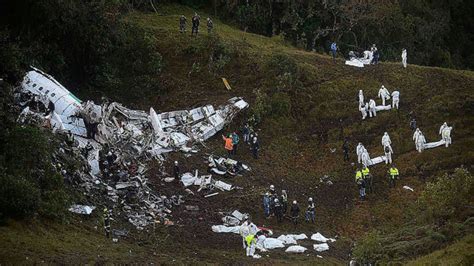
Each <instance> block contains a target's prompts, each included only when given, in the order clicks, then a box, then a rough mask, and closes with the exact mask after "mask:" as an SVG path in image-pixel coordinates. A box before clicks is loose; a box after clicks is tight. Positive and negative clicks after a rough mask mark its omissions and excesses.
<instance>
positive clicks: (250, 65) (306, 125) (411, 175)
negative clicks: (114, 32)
mask: <svg viewBox="0 0 474 266" xmlns="http://www.w3.org/2000/svg"><path fill="white" fill-rule="evenodd" d="M160 12H161V14H159V15H158V14H154V13H146V14H143V13H131V14H130V15H129V16H128V17H127V18H126V21H127V22H129V23H133V24H135V25H138V26H139V27H140V28H142V29H143V30H145V31H147V32H149V34H150V36H152V38H154V40H155V41H156V46H157V47H158V48H159V49H158V50H159V51H160V53H161V55H162V56H163V59H164V62H165V67H164V68H163V72H162V73H161V74H160V80H161V84H160V86H161V88H163V90H162V91H161V92H160V93H159V95H149V97H147V98H144V99H142V100H141V101H139V102H130V103H127V102H123V104H124V105H131V106H134V107H137V108H138V109H144V110H147V109H148V108H149V107H150V106H152V107H153V108H154V109H155V110H156V111H157V112H165V111H171V110H180V109H191V108H192V107H194V106H199V105H203V104H213V105H217V104H219V103H222V102H225V101H226V100H227V99H228V98H230V97H233V96H242V97H244V99H245V100H246V101H248V102H249V103H250V108H251V109H252V108H254V109H257V108H260V109H263V110H266V111H265V112H261V114H262V122H261V123H260V124H258V130H259V131H258V133H259V137H260V145H261V149H262V150H261V158H260V159H259V160H254V159H253V158H252V156H251V154H250V151H249V150H248V147H247V146H246V145H244V144H241V145H240V147H239V153H238V155H237V156H236V158H237V159H239V160H242V161H243V162H244V163H246V164H248V165H250V167H251V168H252V171H251V172H250V173H247V174H245V175H243V176H237V177H234V178H228V179H223V180H224V181H226V182H229V183H232V184H234V185H236V186H239V187H242V189H241V190H236V191H232V192H228V193H227V192H226V193H220V194H219V195H217V196H215V197H211V198H206V199H205V198H203V197H202V195H203V193H196V195H195V196H187V197H186V199H185V200H186V205H197V206H198V207H199V209H200V210H199V211H197V212H189V211H185V209H184V206H180V207H178V208H177V209H176V210H173V213H172V214H171V220H172V221H174V222H175V225H174V226H170V227H163V226H162V225H157V226H156V227H154V228H149V229H147V230H146V231H144V232H136V231H134V230H133V228H132V229H131V230H132V231H131V232H132V233H131V236H130V237H129V238H127V239H126V240H123V241H122V240H121V241H120V242H119V243H116V244H112V243H102V242H103V241H102V240H101V237H102V231H101V230H100V226H101V225H98V222H97V221H98V220H99V217H98V215H95V216H94V215H93V216H91V217H90V218H88V219H87V220H86V221H84V222H83V223H84V226H83V227H81V229H79V230H78V229H76V228H73V227H68V225H64V226H63V227H61V226H60V228H61V229H60V230H58V231H57V233H58V234H62V233H65V232H67V230H68V229H71V230H74V234H75V235H74V236H75V238H74V239H78V241H81V239H87V238H91V239H93V240H92V242H87V243H90V246H89V245H88V247H89V248H88V249H87V250H83V251H81V252H83V254H84V256H83V257H78V258H77V261H80V262H81V263H82V262H89V261H96V262H124V261H126V262H149V261H167V262H183V263H196V262H221V263H226V262H234V261H239V262H240V261H243V262H247V263H251V262H254V261H253V260H251V259H247V258H245V257H244V256H243V255H244V251H243V250H242V247H241V239H240V237H239V236H237V235H231V234H215V233H213V232H212V231H211V225H214V224H220V223H221V221H220V217H221V216H220V215H219V213H218V212H220V211H233V210H234V209H238V210H240V211H241V212H247V213H249V214H250V215H251V217H252V220H253V221H254V222H255V223H256V224H258V225H265V226H267V227H270V228H272V229H273V230H274V232H275V234H276V236H278V235H280V234H283V233H288V232H289V233H306V234H307V235H311V234H312V233H316V232H321V233H323V234H324V235H325V236H329V237H334V236H337V237H338V240H337V241H336V242H335V243H333V244H331V245H330V247H331V248H330V250H329V251H328V252H325V253H322V254H321V255H322V256H323V258H322V259H321V258H318V257H316V253H315V252H314V251H313V250H311V251H308V252H307V253H308V254H311V255H310V256H306V255H298V254H296V255H288V254H285V253H284V252H283V251H282V250H280V251H272V252H270V253H267V254H268V255H269V257H266V256H264V257H263V258H262V260H261V262H263V263H295V262H296V263H308V264H314V263H326V264H327V263H342V262H345V261H347V260H349V259H350V257H349V253H350V250H351V247H352V245H353V243H354V241H356V240H358V239H359V238H360V237H362V236H363V235H364V234H365V233H366V232H367V231H369V230H370V229H372V228H378V227H380V226H391V227H400V226H403V224H404V223H405V222H406V221H405V220H404V212H403V210H404V209H405V208H406V207H407V206H408V205H409V204H410V203H411V202H413V201H415V200H416V199H417V197H418V195H419V193H420V192H421V191H422V190H423V188H424V186H425V183H424V181H423V180H424V179H425V178H426V179H427V180H430V179H432V178H434V177H435V176H437V175H439V174H441V173H444V172H450V171H452V169H454V168H456V167H459V166H461V165H464V166H465V167H467V168H468V169H469V170H471V171H472V164H473V162H474V153H473V151H472V149H468V147H473V146H474V136H473V134H472V132H473V129H474V126H473V125H474V116H473V115H472V114H473V112H474V110H473V109H472V106H474V96H473V95H472V89H474V85H473V84H474V74H473V72H469V71H455V70H446V69H440V68H428V67H420V66H413V65H409V66H408V68H407V69H403V68H402V67H401V64H400V63H385V62H382V63H381V64H380V65H377V66H369V67H365V68H363V69H358V68H354V67H350V66H345V65H344V62H343V60H338V61H337V62H336V63H333V62H332V59H331V58H330V57H329V56H326V55H319V54H315V53H311V52H307V51H302V50H298V49H295V48H292V47H290V46H288V45H286V44H285V43H284V42H283V41H282V40H281V39H280V38H279V37H274V38H267V37H262V36H259V35H255V34H250V33H245V32H242V31H239V30H237V29H235V28H233V27H231V26H229V25H225V24H223V23H222V22H220V21H218V20H217V19H215V20H214V24H215V31H216V34H215V35H213V36H208V35H207V32H206V31H205V27H204V23H202V24H201V25H202V26H201V29H200V30H201V31H200V34H199V36H198V37H197V38H191V37H190V32H189V31H188V32H187V33H185V34H180V33H179V32H178V29H177V28H178V18H179V15H181V14H185V15H186V16H187V17H188V30H190V19H189V18H190V17H191V16H192V14H193V12H194V11H193V10H192V9H190V8H186V7H182V6H178V5H166V6H161V7H160ZM200 15H201V18H205V17H207V14H203V13H201V12H200ZM381 49H383V48H381ZM278 55H282V56H283V57H284V58H290V59H289V60H290V63H291V62H295V63H296V66H297V67H296V70H294V69H290V70H289V71H290V72H291V73H292V76H291V77H289V78H288V76H284V75H279V74H277V73H278V70H275V68H279V67H280V68H281V67H283V66H284V65H287V64H288V63H287V61H283V63H276V66H275V64H274V63H272V62H275V61H277V62H281V61H278V60H276V59H275V58H277V56H278ZM210 58H213V59H212V60H211V59H210ZM282 65H283V66H282ZM221 77H225V78H227V80H229V83H230V85H231V86H232V90H231V91H228V90H226V89H225V87H224V85H223V84H222V81H221ZM382 84H383V85H385V87H387V88H388V89H389V90H390V91H393V90H395V89H397V90H399V91H400V93H401V100H400V110H399V111H385V112H380V113H379V114H378V115H377V117H376V118H370V119H366V120H365V121H362V120H361V116H360V112H358V110H357V92H358V90H359V89H362V90H364V95H365V97H366V99H370V98H373V99H374V100H376V101H377V102H378V103H379V102H380V100H379V99H376V98H375V97H376V95H377V91H378V89H379V88H380V86H381V85H382ZM119 93H120V92H119V91H118V92H117V95H118V94H119ZM117 95H107V96H108V97H110V98H111V99H112V100H114V97H118V96H117ZM255 112H256V111H253V110H250V111H248V112H247V113H246V114H243V115H240V116H238V117H237V118H236V119H235V120H234V122H233V123H232V124H231V125H229V126H228V127H227V128H225V129H224V130H223V132H222V133H229V132H231V131H234V130H236V129H239V128H240V127H241V126H242V123H243V121H245V119H246V118H248V117H249V116H250V115H251V114H252V113H255ZM410 112H413V114H414V115H415V117H416V118H417V122H418V126H419V127H420V128H421V129H422V131H423V133H424V134H425V136H426V138H427V140H428V141H435V140H438V139H439V136H438V129H439V126H440V125H441V124H442V123H443V122H445V121H446V122H448V124H449V125H453V126H454V130H453V134H452V138H453V145H452V146H450V147H449V148H447V149H446V148H444V147H440V148H436V149H432V150H426V151H424V152H423V153H421V154H419V153H418V152H416V151H415V149H414V144H413V141H412V140H411V138H412V131H411V130H410V128H409V113H410ZM385 131H387V132H389V134H390V137H391V139H392V142H393V144H392V147H393V149H394V152H395V154H394V156H393V158H394V161H395V163H396V165H397V167H398V168H399V169H400V171H401V176H402V180H401V181H399V182H398V183H397V187H396V188H395V189H392V190H389V189H388V183H387V178H386V174H385V173H386V170H387V167H386V166H385V165H377V166H375V167H373V168H372V169H371V171H372V173H373V174H374V182H375V192H374V193H371V194H369V195H368V200H367V201H366V202H360V201H359V200H358V192H357V188H356V186H355V184H354V182H353V179H354V170H355V168H354V166H352V165H351V164H349V163H344V162H343V160H342V158H343V157H342V151H341V146H342V137H347V138H348V139H349V141H350V144H351V152H350V160H351V162H355V161H356V160H357V158H356V156H355V146H356V145H357V142H362V143H363V144H364V145H365V147H366V148H367V149H368V150H369V152H370V153H371V155H372V154H373V155H380V154H382V153H383V150H382V147H381V145H380V139H381V137H382V135H383V132H385ZM205 145H206V146H205V147H204V146H200V145H197V147H199V149H200V152H199V154H197V155H192V156H191V157H185V156H184V154H182V153H172V154H170V156H169V158H168V159H167V161H166V162H165V164H164V165H165V170H166V172H167V173H163V172H162V171H160V169H159V166H155V167H153V168H152V169H151V170H150V172H149V174H150V182H151V183H152V185H153V186H154V187H155V188H156V189H157V190H158V191H159V192H160V193H164V194H167V193H169V195H171V194H175V193H179V194H183V195H184V194H185V192H184V188H183V187H182V186H181V185H179V184H176V183H165V182H164V181H162V178H163V177H166V176H169V175H171V171H172V162H173V161H174V160H179V161H180V162H181V165H182V168H183V169H182V171H183V172H187V171H189V172H193V171H194V170H195V169H198V170H199V172H200V173H204V172H206V171H207V163H206V158H207V156H206V154H208V153H213V154H216V155H220V156H224V155H225V154H226V153H225V150H224V149H223V141H222V139H221V137H220V134H217V135H216V136H215V137H213V138H212V139H210V140H209V141H207V142H206V143H205ZM332 149H335V151H334V152H332V151H331V150H332ZM325 175H327V176H328V178H327V179H324V180H323V179H322V177H323V176H325ZM327 181H331V182H330V183H328V182H327ZM270 184H274V185H275V186H276V189H277V190H278V191H280V190H281V189H286V190H287V191H288V195H289V201H290V202H291V201H292V200H298V202H299V203H300V208H301V209H302V210H304V209H305V207H306V204H305V203H306V200H307V198H308V197H313V198H314V199H315V203H316V223H315V224H314V225H313V224H306V223H304V221H303V219H300V224H299V225H298V226H297V228H294V227H293V225H291V224H290V222H289V221H287V220H286V221H285V222H284V223H283V224H278V223H277V222H276V220H275V219H274V218H271V219H268V220H267V219H265V218H264V217H263V210H262V206H261V202H262V198H261V194H262V193H264V192H265V191H266V190H267V188H268V186H269V185H270ZM403 185H407V186H410V187H412V188H413V189H414V190H415V192H410V191H407V190H405V189H402V186H403ZM193 191H195V189H194V188H193ZM77 223H81V224H82V222H79V221H74V222H73V224H77ZM97 225H98V227H99V229H94V226H97ZM113 226H115V227H119V228H122V227H127V222H126V221H117V222H116V223H115V224H114V225H113ZM40 228H41V227H40ZM12 230H16V231H14V232H16V233H17V237H19V238H21V237H23V238H21V239H25V240H23V242H14V241H9V242H6V243H10V244H11V247H10V248H17V249H18V250H24V248H20V247H22V246H28V247H29V249H30V250H31V251H21V252H23V253H24V254H23V253H21V252H20V253H21V255H25V256H30V257H33V258H34V260H46V261H54V262H66V263H67V262H70V261H71V260H69V259H68V257H71V255H70V254H71V253H73V251H72V250H73V249H74V248H76V247H75V246H74V245H71V244H70V243H66V244H65V245H64V249H59V248H57V247H56V246H55V245H53V244H50V243H47V242H44V245H43V246H41V247H38V246H36V245H32V244H29V243H33V241H39V242H41V241H42V240H41V235H42V232H41V230H40V229H38V230H36V231H33V232H32V233H31V237H27V236H26V235H25V234H26V233H24V232H22V231H23V229H21V228H14V229H12ZM90 235H92V237H90ZM3 236H4V238H8V239H13V238H14V237H15V236H12V235H9V234H3ZM95 241H97V243H95ZM24 243H26V244H24ZM94 244H97V245H110V247H109V248H104V249H98V250H97V252H96V251H94V250H91V249H92V245H94ZM40 249H42V250H48V252H43V253H41V252H36V253H37V254H39V255H35V251H37V250H40ZM126 249H129V250H132V251H131V252H129V253H128V254H127V253H126V252H124V250H126ZM176 250H179V251H180V252H179V254H178V253H177V252H176ZM5 252H8V250H6V251H5ZM101 252H103V253H102V255H101V256H102V257H100V258H98V257H97V256H98V255H100V254H99V253H101ZM5 254H7V253H5ZM2 257H4V258H11V261H18V262H23V261H24V260H21V259H18V257H15V256H12V255H11V254H9V256H2ZM174 260H176V261H174ZM77 261H76V262H77Z"/></svg>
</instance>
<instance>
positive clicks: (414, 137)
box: [413, 128, 421, 143]
mask: <svg viewBox="0 0 474 266" xmlns="http://www.w3.org/2000/svg"><path fill="white" fill-rule="evenodd" d="M420 134H421V131H420V129H419V128H416V130H415V133H413V140H414V141H415V143H416V142H417V141H418V136H420Z"/></svg>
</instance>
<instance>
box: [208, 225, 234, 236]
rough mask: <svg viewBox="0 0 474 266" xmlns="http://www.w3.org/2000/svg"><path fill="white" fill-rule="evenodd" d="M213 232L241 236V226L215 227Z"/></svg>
mask: <svg viewBox="0 0 474 266" xmlns="http://www.w3.org/2000/svg"><path fill="white" fill-rule="evenodd" d="M211 228H212V232H214V233H234V234H239V229H240V226H238V225H237V226H225V225H213V226H212V227H211Z"/></svg>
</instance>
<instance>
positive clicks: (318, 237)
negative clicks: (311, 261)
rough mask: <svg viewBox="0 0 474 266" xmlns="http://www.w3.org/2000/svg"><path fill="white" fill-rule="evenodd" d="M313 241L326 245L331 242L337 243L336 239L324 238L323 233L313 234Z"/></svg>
mask: <svg viewBox="0 0 474 266" xmlns="http://www.w3.org/2000/svg"><path fill="white" fill-rule="evenodd" d="M311 240H314V241H318V242H324V243H326V242H328V241H330V242H334V241H336V239H334V238H327V237H325V236H323V235H322V234H321V233H319V232H318V233H316V234H313V235H312V236H311Z"/></svg>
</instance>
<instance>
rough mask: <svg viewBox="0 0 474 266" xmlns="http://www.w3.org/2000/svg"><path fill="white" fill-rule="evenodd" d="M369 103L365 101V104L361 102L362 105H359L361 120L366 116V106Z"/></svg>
mask: <svg viewBox="0 0 474 266" xmlns="http://www.w3.org/2000/svg"><path fill="white" fill-rule="evenodd" d="M368 106H369V105H368V104H367V103H366V104H363V103H362V105H359V111H360V113H361V114H362V120H365V118H366V117H367V107H368Z"/></svg>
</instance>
